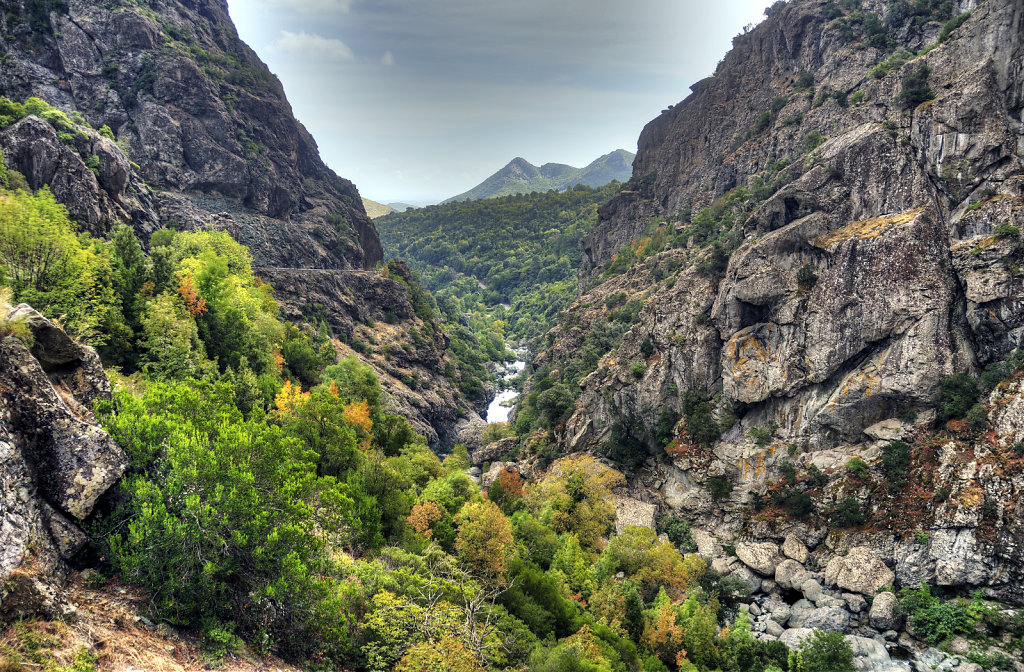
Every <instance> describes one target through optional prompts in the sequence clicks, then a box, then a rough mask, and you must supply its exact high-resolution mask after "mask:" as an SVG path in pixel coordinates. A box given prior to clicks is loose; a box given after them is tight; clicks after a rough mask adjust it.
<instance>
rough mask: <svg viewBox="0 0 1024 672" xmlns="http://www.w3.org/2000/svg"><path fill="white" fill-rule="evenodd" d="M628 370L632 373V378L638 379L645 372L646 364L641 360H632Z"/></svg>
mask: <svg viewBox="0 0 1024 672" xmlns="http://www.w3.org/2000/svg"><path fill="white" fill-rule="evenodd" d="M629 372H630V373H632V374H633V377H634V378H636V379H637V380H639V379H640V378H643V377H644V374H645V373H647V364H645V363H643V362H633V364H632V365H631V366H630V367H629Z"/></svg>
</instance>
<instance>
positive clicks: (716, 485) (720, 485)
mask: <svg viewBox="0 0 1024 672" xmlns="http://www.w3.org/2000/svg"><path fill="white" fill-rule="evenodd" d="M708 490H709V491H711V497H712V498H713V499H725V498H726V497H728V496H729V495H730V494H731V493H732V481H730V480H729V479H728V478H725V477H723V476H712V477H711V478H709V479H708Z"/></svg>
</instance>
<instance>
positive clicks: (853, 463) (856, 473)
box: [846, 457, 871, 479]
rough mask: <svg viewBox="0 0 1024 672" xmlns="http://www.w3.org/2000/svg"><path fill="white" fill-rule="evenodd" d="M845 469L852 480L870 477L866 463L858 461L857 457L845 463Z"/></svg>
mask: <svg viewBox="0 0 1024 672" xmlns="http://www.w3.org/2000/svg"><path fill="white" fill-rule="evenodd" d="M846 468H847V469H848V470H849V471H850V473H851V474H853V477H854V478H860V479H865V478H867V477H868V476H870V475H871V472H870V471H868V464H867V462H865V461H864V460H862V459H860V458H859V457H854V458H852V459H851V460H850V461H849V462H847V463H846Z"/></svg>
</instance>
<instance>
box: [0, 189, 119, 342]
mask: <svg viewBox="0 0 1024 672" xmlns="http://www.w3.org/2000/svg"><path fill="white" fill-rule="evenodd" d="M109 261H110V260H109V251H108V249H107V246H106V244H105V243H102V242H101V241H96V240H93V239H91V238H90V237H88V236H87V235H82V236H78V235H76V233H75V227H74V224H73V223H72V222H71V220H70V219H69V218H68V214H67V210H65V208H64V206H63V205H60V204H59V203H57V202H56V201H55V200H54V198H53V194H51V193H50V190H49V189H47V188H45V187H44V188H43V189H40V190H39V191H37V192H36V193H35V194H31V193H29V192H26V191H15V192H11V191H7V190H0V280H2V281H3V282H4V283H5V284H6V285H8V286H9V287H10V288H11V290H12V291H13V293H14V298H15V299H16V300H17V301H23V302H26V303H30V304H31V305H32V306H33V307H34V308H36V309H37V310H39V311H40V312H43V313H44V314H47V315H48V316H50V317H52V318H55V319H58V320H59V321H60V322H61V323H62V324H63V325H64V327H65V329H67V330H68V332H69V333H71V334H72V335H73V336H75V337H78V338H84V339H86V340H89V341H91V342H93V343H100V342H102V341H103V337H102V334H101V331H100V324H101V322H102V321H103V319H104V317H105V314H106V312H107V310H108V309H109V307H110V306H111V305H112V304H113V303H114V300H115V295H114V290H113V287H112V286H111V284H110V278H109V273H108V270H109Z"/></svg>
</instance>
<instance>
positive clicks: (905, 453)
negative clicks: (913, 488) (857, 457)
mask: <svg viewBox="0 0 1024 672" xmlns="http://www.w3.org/2000/svg"><path fill="white" fill-rule="evenodd" d="M909 467H910V446H908V445H907V444H906V443H904V442H903V441H893V442H892V443H890V444H888V445H885V446H882V473H883V474H885V477H886V479H887V481H888V484H889V486H890V487H899V486H901V485H902V484H903V483H905V482H906V480H907V470H908V468H909Z"/></svg>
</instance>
